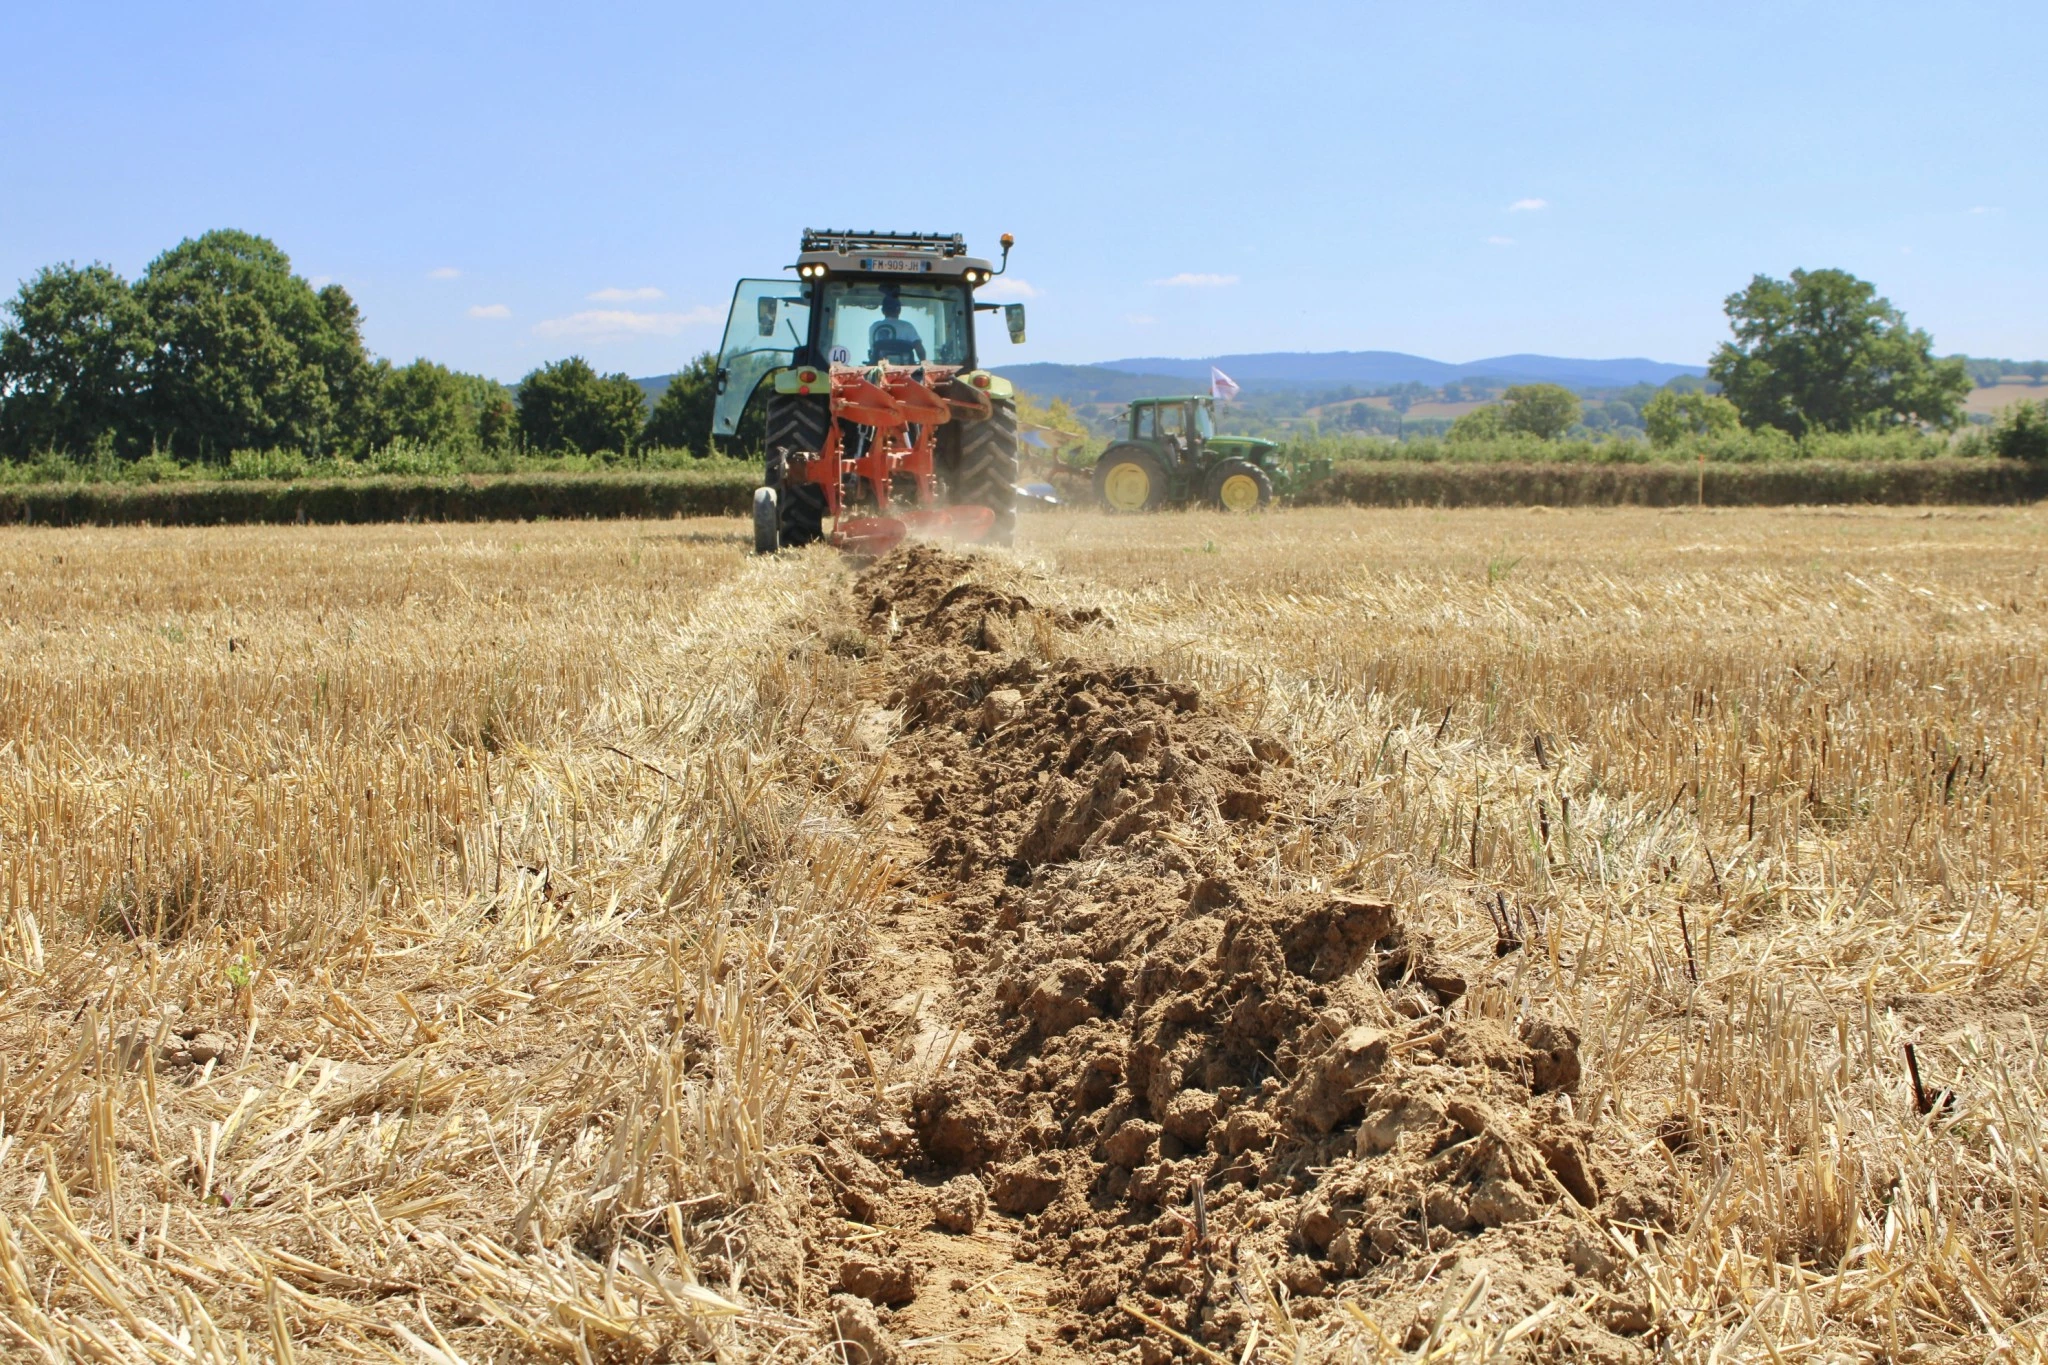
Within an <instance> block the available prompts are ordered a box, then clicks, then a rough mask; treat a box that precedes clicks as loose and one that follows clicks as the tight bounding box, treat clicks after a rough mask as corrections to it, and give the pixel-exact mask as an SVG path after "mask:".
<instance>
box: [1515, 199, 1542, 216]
mask: <svg viewBox="0 0 2048 1365" xmlns="http://www.w3.org/2000/svg"><path fill="white" fill-rule="evenodd" d="M1549 207H1550V201H1549V200H1548V199H1517V200H1516V201H1515V202H1514V203H1512V204H1509V205H1508V212H1509V213H1537V212H1540V211H1542V210H1543V209H1547V208H1549Z"/></svg>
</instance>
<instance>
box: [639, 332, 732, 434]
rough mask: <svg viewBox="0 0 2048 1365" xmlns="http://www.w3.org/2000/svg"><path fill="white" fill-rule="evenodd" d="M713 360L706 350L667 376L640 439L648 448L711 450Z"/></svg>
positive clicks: (714, 397) (715, 363) (714, 395)
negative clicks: (665, 386) (664, 386)
mask: <svg viewBox="0 0 2048 1365" xmlns="http://www.w3.org/2000/svg"><path fill="white" fill-rule="evenodd" d="M717 366H718V360H717V357H715V356H713V355H712V354H711V352H709V351H706V352H704V353H703V354H702V355H700V356H698V357H697V358H696V359H695V360H692V361H691V362H690V363H689V364H688V365H685V366H684V367H683V368H682V370H681V371H680V372H678V373H676V374H673V375H670V376H669V381H668V387H667V388H665V389H663V390H662V391H661V397H660V398H658V399H656V400H655V403H654V411H653V412H652V413H650V414H649V415H648V418H647V429H646V430H645V431H643V432H641V433H640V439H641V441H642V442H643V443H645V444H646V445H649V446H665V447H667V448H668V449H670V450H691V451H695V452H696V453H697V454H699V455H706V454H709V453H710V451H711V406H712V404H713V403H714V402H716V401H717V399H718V391H717V389H718V378H717Z"/></svg>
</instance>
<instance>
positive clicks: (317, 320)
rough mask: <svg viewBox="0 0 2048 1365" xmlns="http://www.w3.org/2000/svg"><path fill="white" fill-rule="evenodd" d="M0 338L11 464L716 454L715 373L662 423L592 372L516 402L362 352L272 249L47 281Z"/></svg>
mask: <svg viewBox="0 0 2048 1365" xmlns="http://www.w3.org/2000/svg"><path fill="white" fill-rule="evenodd" d="M4 311H5V319H4V321H0V458H11V459H17V460H28V459H36V458H42V457H45V456H49V455H59V456H68V457H71V458H73V459H90V458H100V459H107V458H111V459H118V460H134V459H139V458H141V457H143V456H146V455H150V454H160V455H167V456H170V457H172V458H174V459H177V460H180V461H185V462H195V463H213V464H225V463H227V462H228V461H229V459H230V458H231V457H232V456H233V454H234V453H235V452H237V451H268V450H290V451H295V452H298V453H300V454H303V455H304V456H306V457H308V458H310V459H330V458H336V457H341V458H354V459H360V458H362V457H364V456H365V455H367V454H368V453H369V452H371V451H374V450H380V449H383V448H386V447H388V446H390V445H392V444H393V443H395V442H399V441H408V442H415V443H418V444H420V445H424V446H433V447H436V448H442V449H449V450H458V451H480V452H500V451H510V450H514V449H519V448H524V449H525V450H527V451H530V452H533V453H538V454H555V453H571V452H573V453H578V454H584V455H595V454H599V453H602V452H614V453H618V454H627V453H630V452H632V451H633V450H634V449H635V448H636V447H648V446H662V447H670V448H680V447H688V448H690V449H691V450H693V451H696V452H698V453H700V454H701V453H708V449H709V448H708V443H707V437H708V433H709V431H710V427H711V402H712V396H713V395H712V360H711V357H709V356H708V355H706V356H700V357H698V359H697V360H696V361H694V362H692V364H691V365H690V367H689V368H688V369H686V370H685V371H684V372H683V373H682V374H680V375H678V376H676V379H675V380H674V381H673V382H672V383H671V384H670V386H669V389H668V391H667V392H666V393H664V394H663V395H662V398H661V400H660V401H659V402H658V403H656V404H655V405H654V408H653V411H652V412H651V413H650V412H649V410H648V405H647V399H646V395H645V393H643V392H642V390H641V388H640V386H639V385H638V384H636V383H635V382H634V381H633V380H632V379H631V378H629V377H628V376H626V375H624V374H600V373H598V372H597V371H596V370H595V369H594V368H592V366H591V365H590V364H589V363H588V362H587V361H585V360H584V359H583V358H582V357H580V356H571V357H569V358H567V359H565V360H559V361H555V362H553V363H552V364H548V365H543V366H541V367H540V368H538V369H536V370H534V371H533V372H532V373H531V374H528V375H527V376H526V377H525V378H524V379H523V380H521V381H520V383H519V384H518V385H516V386H512V387H507V386H505V385H502V384H499V383H498V382H497V381H495V380H492V379H488V378H486V377H484V376H482V375H475V374H464V373H462V372H460V371H457V370H451V369H449V368H447V367H446V366H444V365H439V364H436V363H435V362H434V361H431V360H415V361H413V362H412V363H411V364H408V365H394V364H392V363H391V362H390V361H388V360H382V359H377V358H374V357H372V356H371V355H370V353H369V351H368V350H367V349H366V348H365V347H364V345H363V338H362V319H361V315H360V313H359V312H358V310H357V308H356V304H355V301H354V300H353V299H351V298H350V297H349V295H348V291H347V290H345V289H343V288H342V287H341V286H340V285H338V284H328V285H324V286H321V287H318V288H316V287H315V286H314V285H313V284H312V283H311V282H309V281H308V280H306V279H305V278H304V277H302V276H300V275H298V274H295V273H294V272H293V270H292V265H291V259H290V258H289V257H288V256H287V255H286V254H285V253H284V252H283V251H282V250H280V249H279V248H278V246H277V245H276V244H275V243H274V242H271V241H269V240H268V239H266V238H263V237H259V236H255V235H253V234H251V233H246V232H235V231H229V230H222V231H216V232H209V233H206V234H205V235H204V236H200V237H196V238H190V239H188V240H186V241H183V242H180V243H179V244H178V245H177V246H175V247H172V248H171V249H170V250H169V251H166V252H164V253H163V254H162V255H160V256H158V257H157V258H156V259H155V260H153V261H151V262H150V263H149V265H148V267H147V268H146V269H145V270H144V271H143V272H142V274H141V275H140V276H139V277H138V278H136V279H134V280H132V281H131V280H126V279H123V278H122V277H121V276H120V275H119V274H118V273H116V272H115V271H114V270H113V269H111V268H110V267H108V266H106V265H101V264H97V263H95V264H92V265H86V266H79V265H73V264H66V265H56V266H49V267H46V268H44V269H42V270H40V271H38V272H36V274H35V275H34V276H33V277H32V278H30V279H28V280H26V281H24V282H23V284H22V285H21V288H20V290H19V292H17V293H16V295H15V296H14V298H13V299H12V300H10V301H9V302H8V303H7V305H6V306H5V310H4Z"/></svg>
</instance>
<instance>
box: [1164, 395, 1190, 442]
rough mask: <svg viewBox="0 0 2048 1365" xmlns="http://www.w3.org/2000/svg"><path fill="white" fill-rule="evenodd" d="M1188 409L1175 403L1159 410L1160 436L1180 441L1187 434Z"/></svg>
mask: <svg viewBox="0 0 2048 1365" xmlns="http://www.w3.org/2000/svg"><path fill="white" fill-rule="evenodd" d="M1187 415H1188V414H1187V409H1186V408H1183V407H1182V406H1181V405H1180V404H1178V403H1174V404H1171V405H1169V406H1167V407H1163V408H1160V409H1159V434H1160V435H1161V436H1171V437H1174V438H1175V439H1179V438H1180V437H1182V436H1185V435H1186V434H1187Z"/></svg>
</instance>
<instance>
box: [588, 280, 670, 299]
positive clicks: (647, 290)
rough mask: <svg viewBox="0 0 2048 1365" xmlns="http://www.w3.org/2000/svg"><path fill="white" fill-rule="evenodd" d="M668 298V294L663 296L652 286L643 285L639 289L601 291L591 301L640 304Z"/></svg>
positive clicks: (592, 296) (591, 297)
mask: <svg viewBox="0 0 2048 1365" xmlns="http://www.w3.org/2000/svg"><path fill="white" fill-rule="evenodd" d="M666 297H668V296H667V295H666V294H663V293H662V292H661V291H660V290H659V289H656V288H655V287H654V286H653V285H651V284H650V285H642V286H641V287H640V288H638V289H600V290H598V291H597V292H596V293H595V294H592V295H591V296H590V301H591V302H592V303H640V302H643V301H652V300H654V299H660V298H666Z"/></svg>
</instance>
